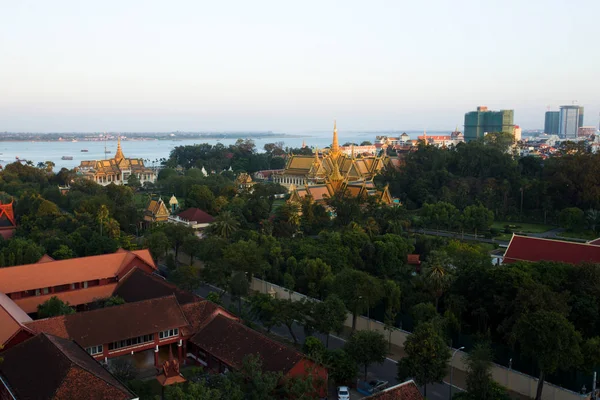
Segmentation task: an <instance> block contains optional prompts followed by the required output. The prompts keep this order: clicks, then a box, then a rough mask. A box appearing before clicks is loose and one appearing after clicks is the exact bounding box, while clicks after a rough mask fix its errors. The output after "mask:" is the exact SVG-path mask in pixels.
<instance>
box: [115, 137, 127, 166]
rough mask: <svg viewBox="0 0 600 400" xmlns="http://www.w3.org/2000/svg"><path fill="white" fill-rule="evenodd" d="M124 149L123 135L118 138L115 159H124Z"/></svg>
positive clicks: (117, 160)
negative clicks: (122, 144) (122, 146)
mask: <svg viewBox="0 0 600 400" xmlns="http://www.w3.org/2000/svg"><path fill="white" fill-rule="evenodd" d="M124 158H125V156H123V150H122V149H121V136H119V138H118V139H117V152H116V153H115V161H116V162H119V161H121V160H122V159H124Z"/></svg>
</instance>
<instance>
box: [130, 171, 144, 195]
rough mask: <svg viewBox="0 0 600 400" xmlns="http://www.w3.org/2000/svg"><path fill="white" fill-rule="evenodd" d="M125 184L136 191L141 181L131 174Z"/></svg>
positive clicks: (140, 185)
mask: <svg viewBox="0 0 600 400" xmlns="http://www.w3.org/2000/svg"><path fill="white" fill-rule="evenodd" d="M127 186H129V187H130V188H132V189H133V190H135V191H137V190H138V189H139V188H141V187H142V182H140V178H138V176H137V175H136V174H131V175H129V177H128V178H127Z"/></svg>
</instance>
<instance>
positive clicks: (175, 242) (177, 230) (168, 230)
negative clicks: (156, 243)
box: [161, 223, 195, 259]
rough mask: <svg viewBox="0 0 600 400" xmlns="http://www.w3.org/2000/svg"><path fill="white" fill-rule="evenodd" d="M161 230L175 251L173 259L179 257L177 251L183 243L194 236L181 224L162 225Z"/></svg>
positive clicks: (189, 229)
mask: <svg viewBox="0 0 600 400" xmlns="http://www.w3.org/2000/svg"><path fill="white" fill-rule="evenodd" d="M161 230H162V231H163V232H164V233H165V235H167V238H169V242H170V243H171V246H172V247H173V250H175V259H177V258H178V256H179V249H180V247H181V246H182V245H183V243H184V242H185V240H186V239H187V238H188V237H190V236H193V235H195V233H194V230H193V229H192V228H190V227H189V226H186V225H181V224H168V223H167V224H164V225H162V226H161Z"/></svg>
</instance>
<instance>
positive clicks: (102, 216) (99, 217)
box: [96, 204, 109, 236]
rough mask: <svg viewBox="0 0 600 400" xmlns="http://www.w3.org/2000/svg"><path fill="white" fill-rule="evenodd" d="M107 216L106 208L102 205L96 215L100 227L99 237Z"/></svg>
mask: <svg viewBox="0 0 600 400" xmlns="http://www.w3.org/2000/svg"><path fill="white" fill-rule="evenodd" d="M108 216H109V212H108V208H107V207H106V205H105V204H102V205H101V206H100V209H98V212H97V214H96V219H97V220H98V224H99V225H100V236H102V227H103V225H104V221H106V220H107V219H108Z"/></svg>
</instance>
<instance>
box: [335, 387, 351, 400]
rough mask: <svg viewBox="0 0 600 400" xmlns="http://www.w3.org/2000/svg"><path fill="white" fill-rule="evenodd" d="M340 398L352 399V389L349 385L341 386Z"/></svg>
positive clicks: (340, 399)
mask: <svg viewBox="0 0 600 400" xmlns="http://www.w3.org/2000/svg"><path fill="white" fill-rule="evenodd" d="M337 396H338V397H337V398H338V400H350V389H348V386H340V387H338V389H337Z"/></svg>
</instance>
